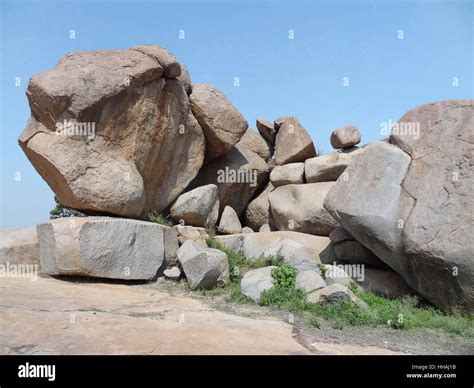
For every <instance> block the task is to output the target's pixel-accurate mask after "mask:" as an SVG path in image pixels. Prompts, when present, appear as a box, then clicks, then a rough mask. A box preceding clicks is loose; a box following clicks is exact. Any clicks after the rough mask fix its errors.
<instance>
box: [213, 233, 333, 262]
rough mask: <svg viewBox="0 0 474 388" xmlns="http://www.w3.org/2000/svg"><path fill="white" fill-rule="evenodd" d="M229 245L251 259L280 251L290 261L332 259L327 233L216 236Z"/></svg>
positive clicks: (329, 260) (324, 260)
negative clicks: (315, 234)
mask: <svg viewBox="0 0 474 388" xmlns="http://www.w3.org/2000/svg"><path fill="white" fill-rule="evenodd" d="M216 239H217V241H219V242H220V243H221V244H223V245H224V246H226V247H228V248H232V249H234V250H236V251H238V252H242V253H243V254H244V255H245V256H246V257H247V258H248V259H249V260H253V259H259V258H262V257H268V256H275V255H278V254H281V255H283V256H284V257H285V259H288V260H290V261H293V259H298V258H304V259H308V260H312V261H313V262H314V263H321V262H322V261H323V262H327V263H329V262H333V261H334V260H335V256H334V252H333V251H332V250H331V247H330V241H329V238H328V237H321V236H312V235H309V234H305V233H298V232H258V233H245V234H234V235H228V236H216Z"/></svg>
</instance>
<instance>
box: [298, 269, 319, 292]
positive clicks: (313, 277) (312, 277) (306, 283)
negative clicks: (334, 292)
mask: <svg viewBox="0 0 474 388" xmlns="http://www.w3.org/2000/svg"><path fill="white" fill-rule="evenodd" d="M295 287H296V288H301V289H302V290H304V292H306V293H310V292H312V291H314V290H317V289H319V288H323V287H326V282H325V281H324V279H323V278H322V277H321V275H320V274H319V273H318V272H316V271H311V270H306V271H301V272H298V273H297V274H296V285H295Z"/></svg>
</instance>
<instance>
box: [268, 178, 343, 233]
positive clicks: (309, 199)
mask: <svg viewBox="0 0 474 388" xmlns="http://www.w3.org/2000/svg"><path fill="white" fill-rule="evenodd" d="M333 186H334V182H321V183H310V184H303V185H286V186H280V187H277V188H276V189H275V190H273V191H272V192H271V193H270V194H269V196H268V199H269V202H270V209H271V212H272V215H273V219H274V221H275V225H276V227H277V229H278V230H292V231H295V232H302V233H308V234H314V235H318V236H329V233H331V231H332V230H333V229H334V228H336V227H337V226H338V223H337V222H336V221H335V220H334V218H333V217H332V216H331V215H330V214H329V213H328V212H327V211H326V209H324V207H323V202H324V198H325V197H326V194H327V193H328V192H329V190H330V189H331V188H332V187H333Z"/></svg>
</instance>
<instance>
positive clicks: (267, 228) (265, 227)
mask: <svg viewBox="0 0 474 388" xmlns="http://www.w3.org/2000/svg"><path fill="white" fill-rule="evenodd" d="M258 231H259V232H271V231H272V230H271V229H270V225H268V224H263V225H262V226H261V227H260V229H259V230H258Z"/></svg>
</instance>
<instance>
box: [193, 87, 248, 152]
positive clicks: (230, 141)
mask: <svg viewBox="0 0 474 388" xmlns="http://www.w3.org/2000/svg"><path fill="white" fill-rule="evenodd" d="M189 100H190V101H191V109H192V111H193V114H194V117H196V119H197V121H198V122H199V125H200V126H201V128H202V129H203V131H204V135H205V137H206V159H207V160H208V161H209V160H212V159H215V158H217V157H219V156H221V155H223V154H225V153H226V152H227V151H229V150H230V149H231V148H232V147H233V146H234V145H235V144H237V143H238V141H239V140H240V139H241V138H242V136H243V135H244V133H245V131H246V130H247V128H248V123H247V121H246V120H245V119H244V117H243V116H242V115H241V114H240V113H239V112H238V111H237V109H235V107H234V106H233V105H232V103H231V102H230V101H229V100H228V99H227V97H226V96H225V95H224V94H223V93H222V92H221V91H220V90H218V89H217V88H216V87H214V86H212V85H210V84H194V85H193V91H192V93H191V95H190V96H189Z"/></svg>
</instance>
